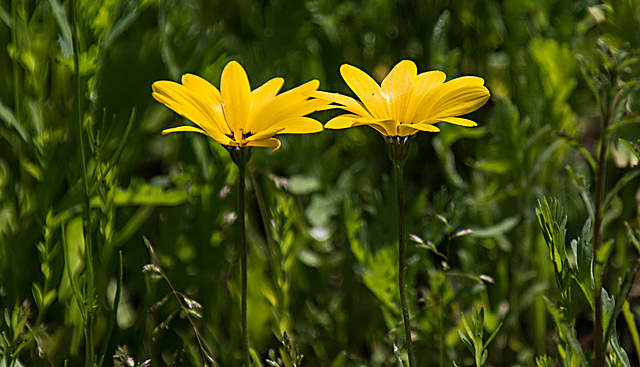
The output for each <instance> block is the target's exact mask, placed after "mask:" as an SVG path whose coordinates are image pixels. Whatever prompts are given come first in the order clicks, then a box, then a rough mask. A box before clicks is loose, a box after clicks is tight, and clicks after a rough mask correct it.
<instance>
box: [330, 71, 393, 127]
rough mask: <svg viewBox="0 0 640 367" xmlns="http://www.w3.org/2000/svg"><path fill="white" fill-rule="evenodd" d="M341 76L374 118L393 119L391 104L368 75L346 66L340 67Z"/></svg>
mask: <svg viewBox="0 0 640 367" xmlns="http://www.w3.org/2000/svg"><path fill="white" fill-rule="evenodd" d="M340 74H341V75H342V78H343V79H344V81H345V82H346V83H347V85H348V86H349V88H351V90H352V91H353V93H355V94H356V95H357V96H358V98H360V101H362V103H363V104H364V106H365V107H366V108H367V110H368V111H369V113H370V114H371V115H372V116H373V117H375V118H390V117H391V114H390V112H389V103H388V102H387V100H386V98H385V97H384V96H383V95H382V90H381V89H380V86H379V85H378V83H376V82H375V80H373V79H371V77H370V76H369V75H367V73H365V72H363V71H362V70H360V69H358V68H356V67H355V66H351V65H348V64H344V65H342V66H341V67H340Z"/></svg>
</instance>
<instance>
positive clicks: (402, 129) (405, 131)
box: [396, 124, 421, 136]
mask: <svg viewBox="0 0 640 367" xmlns="http://www.w3.org/2000/svg"><path fill="white" fill-rule="evenodd" d="M412 126H413V125H410V124H402V125H399V126H398V129H397V132H396V135H398V136H410V135H414V134H416V133H418V132H420V131H421V130H419V129H415V128H413V127H412Z"/></svg>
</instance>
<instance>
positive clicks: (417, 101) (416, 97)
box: [400, 70, 447, 123]
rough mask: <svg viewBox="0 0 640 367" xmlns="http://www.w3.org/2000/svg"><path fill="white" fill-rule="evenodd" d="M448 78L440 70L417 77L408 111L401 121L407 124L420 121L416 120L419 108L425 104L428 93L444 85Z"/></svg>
mask: <svg viewBox="0 0 640 367" xmlns="http://www.w3.org/2000/svg"><path fill="white" fill-rule="evenodd" d="M446 78H447V76H446V74H445V73H443V72H442V71H439V70H434V71H427V72H426V73H421V74H419V75H418V76H416V79H415V80H414V83H413V90H412V91H411V96H410V97H409V102H408V103H407V110H406V111H405V115H404V118H403V119H401V120H400V121H402V122H407V123H411V122H417V121H419V120H417V119H416V118H415V114H416V111H417V109H418V106H420V105H421V104H423V103H424V98H425V96H426V95H427V93H429V91H430V90H431V89H433V88H435V87H437V86H439V85H442V83H444V81H445V79H446Z"/></svg>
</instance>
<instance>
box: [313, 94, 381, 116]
mask: <svg viewBox="0 0 640 367" xmlns="http://www.w3.org/2000/svg"><path fill="white" fill-rule="evenodd" d="M309 96H310V97H315V98H318V99H324V100H327V101H328V102H333V103H337V104H338V105H337V106H336V105H326V106H324V107H321V109H320V110H322V111H323V110H330V109H334V108H341V109H343V110H345V111H349V112H351V113H353V114H356V115H358V116H362V117H372V116H371V114H370V113H369V111H367V110H366V108H364V105H362V103H361V102H360V101H358V100H357V99H355V98H351V97H348V96H344V95H342V94H339V93H329V92H323V91H317V92H313V93H310V94H309Z"/></svg>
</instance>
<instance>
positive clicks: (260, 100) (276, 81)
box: [251, 78, 284, 109]
mask: <svg viewBox="0 0 640 367" xmlns="http://www.w3.org/2000/svg"><path fill="white" fill-rule="evenodd" d="M283 84H284V79H282V78H273V79H271V80H269V81H268V82H266V83H264V84H262V85H261V86H260V87H258V88H256V89H255V90H253V91H252V92H251V109H255V108H258V107H260V106H262V104H264V103H265V102H266V101H268V100H270V99H272V98H273V97H275V96H276V94H278V92H279V91H280V89H281V88H282V85H283Z"/></svg>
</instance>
